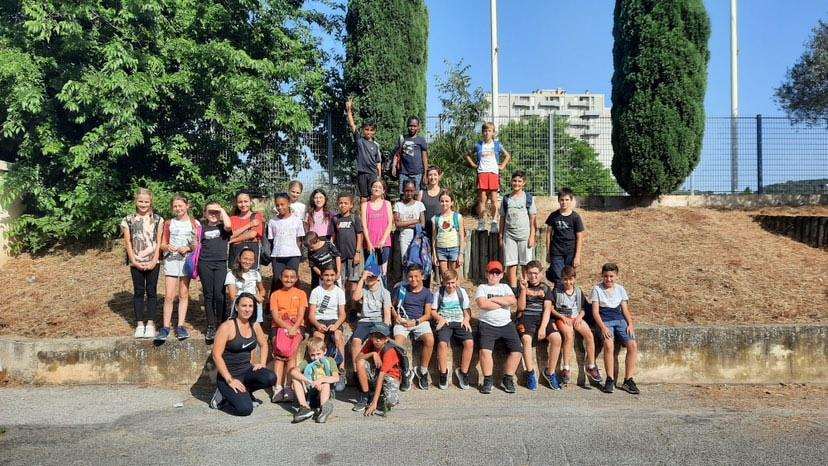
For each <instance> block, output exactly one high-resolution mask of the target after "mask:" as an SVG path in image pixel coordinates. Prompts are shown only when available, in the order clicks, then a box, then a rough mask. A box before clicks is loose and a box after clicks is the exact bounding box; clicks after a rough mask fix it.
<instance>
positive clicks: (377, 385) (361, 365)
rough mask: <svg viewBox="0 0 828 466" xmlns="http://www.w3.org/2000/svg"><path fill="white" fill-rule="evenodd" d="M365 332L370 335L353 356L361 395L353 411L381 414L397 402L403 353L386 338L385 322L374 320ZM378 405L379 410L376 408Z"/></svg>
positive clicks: (387, 334) (369, 414)
mask: <svg viewBox="0 0 828 466" xmlns="http://www.w3.org/2000/svg"><path fill="white" fill-rule="evenodd" d="M368 332H369V335H370V337H369V339H368V341H367V342H366V343H365V346H364V347H363V348H362V351H360V353H359V355H357V358H356V361H357V364H356V371H357V378H358V379H359V390H360V394H359V398H358V399H357V402H356V404H355V405H354V408H353V410H354V411H362V410H364V414H365V415H366V416H371V415H373V414H374V413H376V414H379V415H381V416H384V415H385V413H386V412H387V411H388V409H390V408H391V407H392V406H396V405H397V404H398V403H399V402H400V393H399V391H400V380H401V379H402V371H403V370H404V369H405V368H404V367H403V366H404V363H403V359H404V358H405V356H404V354H403V356H402V357H401V356H400V355H401V354H402V352H401V351H399V350H398V348H397V346H396V345H395V344H394V342H393V341H391V340H390V339H389V335H390V334H391V332H389V331H388V327H387V326H385V325H384V324H381V323H375V324H373V326H372V327H371V328H370V329H369V330H368ZM370 390H373V395H371V392H370ZM378 407H379V408H381V409H380V411H377V408H378Z"/></svg>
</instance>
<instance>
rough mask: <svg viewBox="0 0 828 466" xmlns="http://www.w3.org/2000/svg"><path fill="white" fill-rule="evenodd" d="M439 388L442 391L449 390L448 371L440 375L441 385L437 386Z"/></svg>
mask: <svg viewBox="0 0 828 466" xmlns="http://www.w3.org/2000/svg"><path fill="white" fill-rule="evenodd" d="M437 388H439V389H440V390H445V389H447V388H448V371H445V372H443V373H441V374H440V383H439V384H438V385H437Z"/></svg>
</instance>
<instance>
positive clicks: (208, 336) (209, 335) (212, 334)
mask: <svg viewBox="0 0 828 466" xmlns="http://www.w3.org/2000/svg"><path fill="white" fill-rule="evenodd" d="M215 339H216V328H215V327H213V326H212V325H211V326H209V327H207V332H205V333H204V341H206V342H207V344H210V343H212V342H213V340H215Z"/></svg>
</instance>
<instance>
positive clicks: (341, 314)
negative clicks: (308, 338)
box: [308, 264, 346, 391]
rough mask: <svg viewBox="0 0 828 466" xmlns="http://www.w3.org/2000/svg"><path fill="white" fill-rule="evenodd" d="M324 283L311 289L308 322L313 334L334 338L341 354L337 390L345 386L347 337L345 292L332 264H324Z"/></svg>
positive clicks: (339, 356) (338, 362) (323, 337)
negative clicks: (339, 284) (343, 326)
mask: <svg viewBox="0 0 828 466" xmlns="http://www.w3.org/2000/svg"><path fill="white" fill-rule="evenodd" d="M321 272H322V284H321V285H319V286H317V287H316V288H314V289H313V291H311V294H310V299H309V300H308V308H309V312H308V322H309V323H310V325H311V327H312V328H313V336H314V337H318V338H321V339H323V340H325V338H326V337H328V336H330V337H332V338H333V341H334V345H336V349H337V351H339V355H338V357H337V358H335V359H336V360H337V361H336V363H337V364H338V365H339V374H340V381H339V383H337V386H336V391H342V390H343V389H344V388H345V338H344V337H343V336H342V324H343V323H344V322H345V303H346V301H345V292H344V291H342V288H340V287H338V286H337V285H336V270H334V267H333V266H332V265H330V264H327V265H324V266H322V270H321Z"/></svg>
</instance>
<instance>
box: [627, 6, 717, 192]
mask: <svg viewBox="0 0 828 466" xmlns="http://www.w3.org/2000/svg"><path fill="white" fill-rule="evenodd" d="M613 37H614V38H615V44H614V46H613V50H612V54H613V63H614V65H615V72H614V74H613V77H612V147H613V151H614V153H615V156H614V157H613V159H612V172H613V174H614V175H615V178H616V180H617V181H618V183H619V184H620V185H621V187H622V188H623V189H624V190H625V191H627V192H628V193H629V194H632V195H644V196H648V195H659V194H667V193H670V192H672V191H674V190H675V189H676V188H678V187H679V186H680V185H681V184H682V182H683V181H684V180H685V179H686V178H687V176H688V175H690V173H691V172H692V171H693V169H694V168H695V167H696V164H697V163H698V161H699V154H700V153H701V144H702V137H703V135H704V123H705V118H704V93H705V88H706V87H707V63H708V61H709V58H710V52H709V51H708V46H707V42H708V39H709V37H710V23H709V19H708V16H707V12H706V10H705V9H704V5H703V3H702V0H616V2H615V25H614V27H613Z"/></svg>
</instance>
